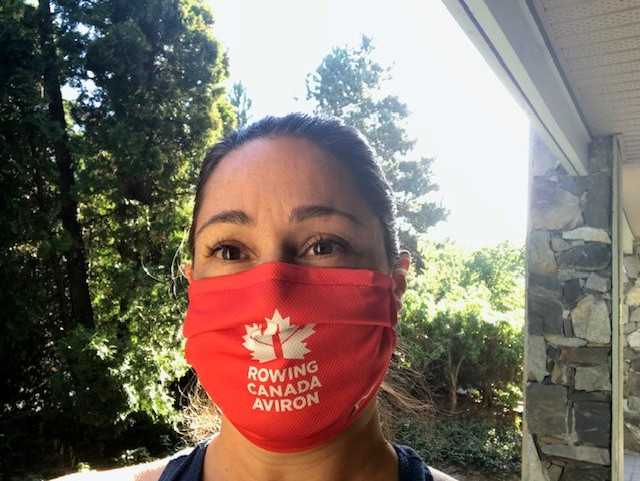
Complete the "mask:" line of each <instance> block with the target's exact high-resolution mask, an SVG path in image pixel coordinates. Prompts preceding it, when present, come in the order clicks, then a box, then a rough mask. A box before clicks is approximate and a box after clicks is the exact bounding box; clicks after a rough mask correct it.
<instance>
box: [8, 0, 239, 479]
mask: <svg viewBox="0 0 640 481" xmlns="http://www.w3.org/2000/svg"><path fill="white" fill-rule="evenodd" d="M212 31H213V17H212V13H211V11H210V10H209V8H208V6H207V4H206V2H205V0H149V1H146V2H129V1H122V0H87V1H83V2H77V1H75V0H39V3H38V5H37V6H33V5H32V4H31V3H26V2H22V1H20V0H7V1H5V2H3V5H2V7H1V8H0V145H1V147H0V187H1V188H2V194H1V195H0V207H1V208H0V222H1V223H2V226H3V229H2V230H1V231H0V263H1V264H2V267H3V268H2V272H1V274H0V305H2V313H1V315H2V318H3V320H4V322H5V324H4V327H5V329H4V332H5V335H4V336H3V337H2V339H1V340H0V356H1V357H0V376H1V377H2V381H1V382H2V388H1V389H0V390H1V394H0V399H1V400H2V405H3V429H2V430H3V432H8V433H11V434H9V435H8V436H9V437H8V438H7V440H6V442H7V444H6V445H7V446H10V450H9V452H8V453H5V456H3V460H2V461H1V462H0V466H1V468H2V469H1V472H4V471H5V470H11V472H12V475H15V474H16V473H17V472H19V468H20V467H19V466H18V465H17V464H16V463H17V462H18V460H25V459H30V458H31V459H43V460H46V458H47V456H48V455H51V456H53V452H54V449H55V451H56V452H58V453H73V456H76V457H78V456H89V458H85V459H90V456H91V455H93V456H98V455H105V456H111V455H113V456H115V455H116V454H118V453H117V446H120V447H121V448H123V449H124V446H123V445H122V442H121V441H120V442H118V441H116V440H117V439H118V437H119V436H122V435H123V433H125V432H126V431H130V430H131V429H136V428H137V427H136V426H138V425H139V426H141V427H142V426H144V425H145V424H146V425H147V426H150V425H151V422H152V420H155V421H158V423H157V426H158V428H154V429H156V435H154V436H152V437H151V439H150V440H149V443H148V444H147V446H148V447H149V450H150V451H153V449H154V445H155V448H156V449H158V446H159V445H160V441H159V438H160V433H164V434H167V433H170V432H172V429H171V426H170V421H171V416H172V415H173V413H174V412H175V411H174V403H175V401H174V399H173V397H172V393H171V391H170V388H171V385H172V383H174V382H175V381H176V379H177V378H178V377H179V376H181V375H182V374H183V373H184V372H185V364H184V360H183V359H182V355H181V351H180V344H181V333H180V325H181V319H182V315H183V312H184V307H185V301H184V296H183V295H182V294H184V292H183V291H184V286H183V284H180V283H178V284H176V283H175V282H174V281H173V272H172V265H173V260H174V256H175V254H176V250H177V249H178V246H179V245H180V242H181V240H182V237H183V233H184V229H185V227H186V226H187V224H188V222H189V215H190V210H191V206H190V201H191V196H192V195H191V186H192V185H193V184H194V181H195V178H196V175H197V170H198V164H199V162H200V159H201V157H202V155H203V153H204V151H205V149H206V147H207V146H208V145H210V144H211V143H212V142H213V141H214V140H215V139H216V138H218V137H219V136H220V135H221V134H222V133H223V132H224V131H226V130H228V129H230V128H231V125H232V122H233V111H232V108H231V106H230V105H229V103H228V101H227V100H226V94H225V91H224V88H223V87H222V86H221V84H222V81H223V80H224V79H225V78H226V76H227V74H228V72H227V71H228V62H227V58H226V55H225V54H224V52H223V50H222V48H221V46H220V44H219V43H218V42H217V41H216V39H215V38H214V37H213V34H212ZM66 87H70V88H71V89H72V91H71V92H72V93H73V95H74V96H75V97H74V98H73V99H72V100H69V101H66V102H65V101H64V100H63V98H62V92H64V91H65V88H66ZM67 91H68V90H67ZM176 288H179V289H181V295H180V296H179V298H176V297H175V296H173V295H172V292H173V291H174V290H175V289H176ZM163 421H164V424H163ZM147 429H149V428H147ZM25 432H31V433H43V434H38V435H34V436H29V437H25V436H24V435H23V434H21V433H25ZM156 440H157V441H156ZM130 447H138V446H130ZM105 449H107V450H108V449H111V450H112V451H104V450H105ZM114 450H116V451H114ZM29 453H31V454H29ZM43 462H47V464H48V466H50V467H53V466H55V463H56V461H55V459H49V460H48V461H43ZM12 463H13V465H12ZM23 467H24V466H23ZM26 467H27V468H31V466H26ZM51 474H53V473H51Z"/></svg>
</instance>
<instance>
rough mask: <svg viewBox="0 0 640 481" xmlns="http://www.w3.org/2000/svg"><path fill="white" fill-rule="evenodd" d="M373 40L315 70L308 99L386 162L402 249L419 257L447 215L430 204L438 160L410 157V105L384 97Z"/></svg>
mask: <svg viewBox="0 0 640 481" xmlns="http://www.w3.org/2000/svg"><path fill="white" fill-rule="evenodd" d="M373 51H374V46H373V42H372V40H371V39H370V38H369V37H367V36H364V35H363V36H362V40H361V43H360V45H359V46H358V47H349V46H346V47H335V48H333V50H332V51H331V53H330V54H329V55H327V56H326V57H324V59H323V60H322V63H321V64H320V66H319V67H318V68H317V69H316V71H315V72H314V73H312V74H309V75H308V76H307V99H308V100H312V101H313V102H314V104H315V106H316V107H315V111H316V113H318V114H325V115H332V116H334V117H339V118H341V119H343V120H344V121H345V122H346V123H347V124H348V125H353V126H354V127H356V128H357V129H358V130H360V132H362V133H363V134H364V136H365V137H366V138H367V140H368V141H369V143H370V144H371V146H372V147H373V148H374V150H375V151H376V153H377V154H378V155H379V157H380V159H381V160H382V163H383V167H384V169H385V173H386V174H387V178H388V179H389V182H390V183H391V186H392V187H393V190H394V192H395V194H396V203H397V205H398V213H399V216H400V219H399V227H400V241H401V244H402V247H403V248H405V249H408V250H409V251H411V252H412V253H413V254H414V256H415V255H416V254H417V253H418V248H417V239H418V234H420V233H425V232H426V231H427V229H428V228H429V227H430V226H433V225H435V224H436V223H438V222H439V221H441V220H444V219H445V218H446V216H447V211H446V209H444V208H443V207H442V206H441V205H440V204H439V203H436V202H431V201H429V200H428V194H429V193H431V192H433V191H436V190H437V189H438V186H437V185H436V184H435V183H433V182H432V180H431V176H432V174H431V165H432V164H433V159H428V158H421V159H419V160H416V159H411V158H409V157H408V156H409V155H410V154H411V151H412V149H413V147H414V145H415V141H414V140H412V139H409V137H408V134H407V131H406V128H405V124H406V119H407V117H408V116H409V110H408V108H407V105H406V104H404V103H402V102H401V101H400V99H399V98H398V97H397V96H395V95H385V94H384V82H385V80H387V79H388V78H389V76H390V69H387V68H383V67H382V66H381V65H380V64H378V63H377V62H376V61H375V60H374V59H373V57H372V54H373Z"/></svg>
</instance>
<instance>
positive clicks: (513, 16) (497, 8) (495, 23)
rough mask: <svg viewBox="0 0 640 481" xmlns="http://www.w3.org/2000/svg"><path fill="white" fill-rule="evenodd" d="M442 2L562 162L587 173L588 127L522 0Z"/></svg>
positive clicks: (571, 170) (584, 173) (572, 169)
mask: <svg viewBox="0 0 640 481" xmlns="http://www.w3.org/2000/svg"><path fill="white" fill-rule="evenodd" d="M443 2H444V4H445V6H446V7H447V9H448V10H449V12H450V13H451V14H452V15H453V17H454V18H455V19H456V21H457V22H458V24H459V25H460V26H461V27H462V28H463V30H464V31H465V33H466V34H467V36H468V38H469V39H470V40H471V41H472V42H473V43H474V45H475V47H476V48H477V49H478V50H479V51H480V53H481V54H482V55H483V56H484V58H485V60H486V61H487V63H488V64H489V65H490V66H491V67H492V69H493V71H494V72H495V73H496V74H497V75H498V77H499V78H500V80H501V81H502V82H503V84H504V85H505V86H506V88H507V89H508V90H509V91H510V93H511V94H512V95H513V97H514V98H515V99H516V101H517V102H518V103H519V104H520V105H521V107H522V108H523V109H524V110H525V111H526V112H527V113H528V114H529V118H530V119H531V121H532V126H533V127H534V128H535V129H536V131H537V132H538V135H540V136H541V137H542V138H543V140H545V142H546V143H547V145H548V146H549V148H550V149H551V150H552V151H553V152H554V154H555V155H556V156H557V158H558V159H559V160H560V162H561V164H562V165H563V167H564V168H565V169H566V170H567V171H568V172H570V173H572V174H575V175H586V172H587V169H586V166H587V160H588V149H589V142H590V140H591V136H590V134H589V130H588V129H587V127H586V125H585V123H584V122H583V120H582V117H581V116H580V113H579V111H578V108H577V107H576V104H575V102H574V101H573V99H572V97H571V94H570V91H569V89H568V88H567V86H566V84H565V82H564V80H563V78H562V75H561V73H560V70H559V69H558V68H557V66H556V64H555V62H554V59H553V55H552V53H551V52H550V51H549V49H548V47H547V45H546V42H545V40H544V38H543V37H542V35H541V33H540V30H539V28H538V26H537V24H536V20H535V18H534V16H533V15H532V13H531V11H530V10H529V7H528V6H527V4H526V2H525V1H524V0H510V1H508V2H505V1H504V0H443Z"/></svg>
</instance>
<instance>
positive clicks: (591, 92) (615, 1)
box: [532, 0, 640, 164]
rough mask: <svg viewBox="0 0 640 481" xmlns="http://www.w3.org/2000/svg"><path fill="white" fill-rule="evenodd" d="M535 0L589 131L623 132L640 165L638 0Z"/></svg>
mask: <svg viewBox="0 0 640 481" xmlns="http://www.w3.org/2000/svg"><path fill="white" fill-rule="evenodd" d="M532 3H533V6H534V7H535V11H536V13H537V15H538V17H539V19H540V23H541V24H542V27H543V29H544V32H545V34H546V38H547V39H548V41H549V43H550V44H551V47H552V49H553V52H554V54H555V56H556V60H557V62H558V63H559V66H560V68H561V70H562V72H563V74H564V76H565V79H566V81H567V83H568V84H569V86H570V90H571V91H572V93H573V96H574V99H575V101H576V102H577V104H578V106H579V108H580V110H581V111H582V114H583V119H584V121H585V123H586V124H587V126H588V127H589V129H590V130H591V133H592V134H593V135H604V134H613V133H621V134H622V142H623V149H624V154H625V162H626V163H630V164H640V0H533V2H532Z"/></svg>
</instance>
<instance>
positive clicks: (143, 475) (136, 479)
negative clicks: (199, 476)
mask: <svg viewBox="0 0 640 481" xmlns="http://www.w3.org/2000/svg"><path fill="white" fill-rule="evenodd" d="M169 459H170V458H166V459H159V460H158V461H152V462H150V463H145V464H138V465H136V466H127V467H126V468H119V469H110V470H109V471H87V472H82V473H74V474H68V475H66V476H62V477H61V478H56V479H53V480H51V481H116V480H117V481H158V480H159V479H160V475H161V474H162V471H164V468H165V467H166V466H167V464H168V463H169Z"/></svg>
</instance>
